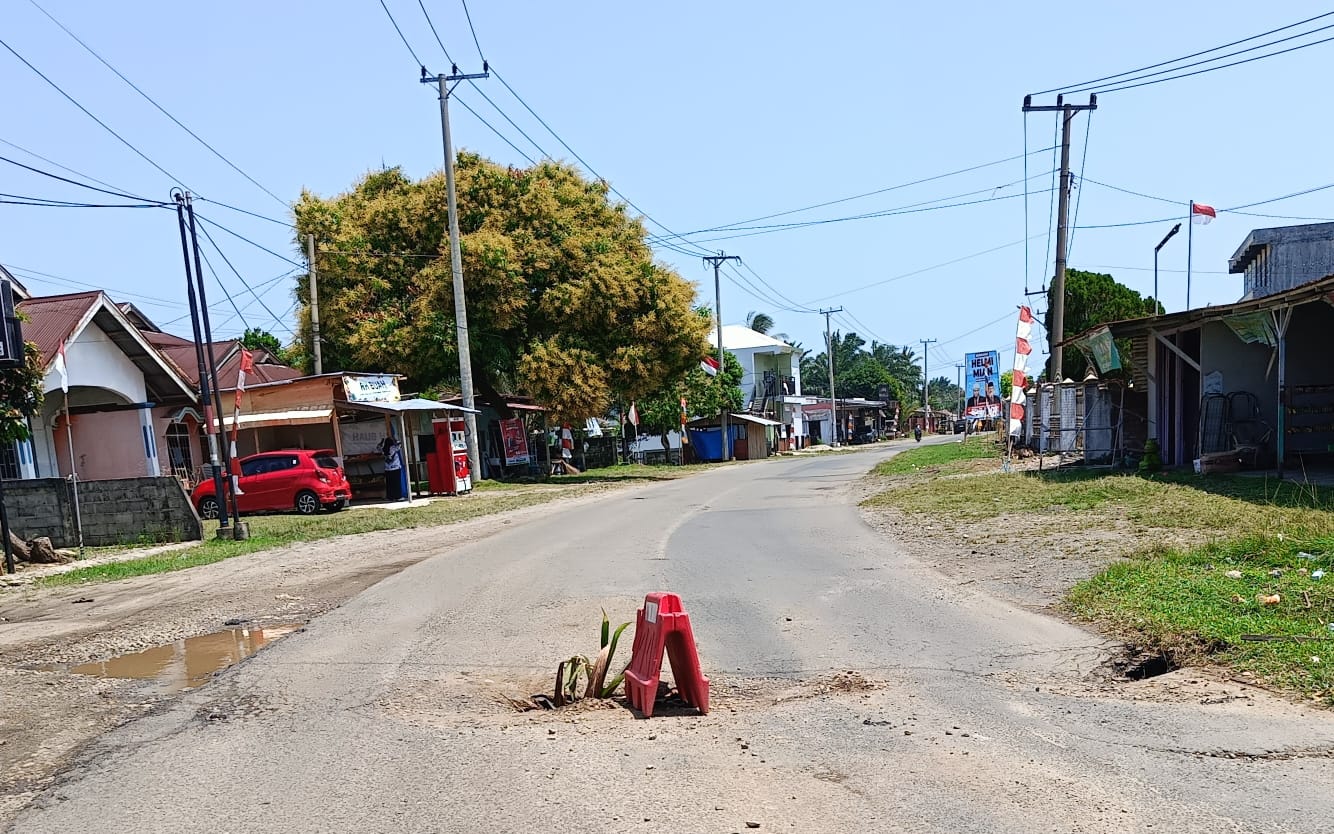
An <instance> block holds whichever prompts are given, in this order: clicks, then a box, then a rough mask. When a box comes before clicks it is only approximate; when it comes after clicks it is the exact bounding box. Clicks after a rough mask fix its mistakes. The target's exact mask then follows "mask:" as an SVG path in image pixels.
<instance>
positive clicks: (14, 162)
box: [0, 156, 167, 206]
mask: <svg viewBox="0 0 1334 834" xmlns="http://www.w3.org/2000/svg"><path fill="white" fill-rule="evenodd" d="M0 162H8V163H9V164H10V165H15V166H17V167H19V168H22V169H24V170H26V171H31V172H33V173H34V174H38V175H40V176H43V177H50V178H51V179H53V180H59V181H60V182H67V183H69V184H70V185H77V186H78V187H79V188H86V189H88V190H89V191H96V192H98V193H99V194H109V195H111V196H112V197H123V198H125V199H127V200H139V201H142V202H151V201H150V200H149V199H148V198H147V197H140V196H138V195H136V194H127V193H125V192H123V191H111V190H108V189H106V188H98V187H97V186H95V185H88V184H87V183H82V182H79V181H78V180H72V179H70V178H69V177H62V176H60V175H59V174H53V173H51V172H50V171H43V170H42V169H41V168H35V167H33V166H31V165H24V164H23V163H22V162H18V161H17V160H13V159H10V158H9V157H7V156H0ZM52 164H54V163H52ZM80 176H82V175H80ZM158 205H161V206H165V205H167V203H165V202H159V203H158Z"/></svg>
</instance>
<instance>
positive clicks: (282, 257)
mask: <svg viewBox="0 0 1334 834" xmlns="http://www.w3.org/2000/svg"><path fill="white" fill-rule="evenodd" d="M195 217H197V218H199V219H200V220H202V221H203V222H205V223H207V224H209V225H210V226H212V227H213V228H215V229H220V230H222V231H224V232H226V233H227V234H229V235H231V236H232V237H234V238H236V239H237V240H240V241H243V242H245V243H248V244H250V245H251V246H253V247H255V248H256V249H259V250H262V251H264V252H268V253H269V254H270V255H272V256H273V257H275V258H277V259H278V260H280V261H284V262H286V263H289V264H291V265H292V266H294V267H296V268H297V269H305V268H306V265H305V264H303V263H298V262H297V261H294V260H292V259H291V258H289V257H287V256H286V255H280V254H278V253H277V252H275V251H273V250H272V249H270V248H269V247H267V246H265V245H264V244H262V243H256V242H255V241H253V240H251V239H250V238H248V237H246V236H245V235H243V234H241V233H240V232H235V231H232V230H231V229H229V228H227V227H226V226H224V225H222V224H221V223H219V222H218V221H216V220H210V219H208V218H207V217H205V216H204V215H202V214H200V213H199V212H195ZM205 234H207V232H205Z"/></svg>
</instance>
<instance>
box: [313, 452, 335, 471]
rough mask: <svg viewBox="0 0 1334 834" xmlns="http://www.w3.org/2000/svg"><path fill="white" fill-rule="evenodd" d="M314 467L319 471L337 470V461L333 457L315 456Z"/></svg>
mask: <svg viewBox="0 0 1334 834" xmlns="http://www.w3.org/2000/svg"><path fill="white" fill-rule="evenodd" d="M315 465H316V466H318V467H320V468H321V469H337V468H338V459H337V458H335V457H334V456H333V455H316V456H315Z"/></svg>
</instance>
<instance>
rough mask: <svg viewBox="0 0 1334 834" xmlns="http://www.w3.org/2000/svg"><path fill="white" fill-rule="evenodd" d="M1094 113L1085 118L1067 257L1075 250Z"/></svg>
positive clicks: (1091, 112) (1090, 112) (1089, 112)
mask: <svg viewBox="0 0 1334 834" xmlns="http://www.w3.org/2000/svg"><path fill="white" fill-rule="evenodd" d="M1093 113H1094V111H1092V110H1090V111H1088V116H1087V117H1086V118H1085V119H1084V150H1083V152H1082V153H1081V154H1080V159H1079V176H1078V177H1076V181H1077V187H1078V189H1079V193H1077V194H1076V195H1075V213H1074V215H1073V216H1072V217H1071V218H1070V225H1071V226H1072V227H1073V228H1072V229H1071V230H1070V243H1069V245H1068V246H1067V247H1066V253H1065V254H1066V258H1067V259H1068V258H1069V257H1070V255H1071V254H1072V253H1073V252H1074V251H1075V229H1078V228H1079V204H1080V203H1082V202H1084V171H1085V170H1087V168H1088V161H1089V133H1090V132H1091V131H1092V130H1093Z"/></svg>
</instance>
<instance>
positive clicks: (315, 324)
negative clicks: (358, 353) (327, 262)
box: [306, 235, 324, 376]
mask: <svg viewBox="0 0 1334 834" xmlns="http://www.w3.org/2000/svg"><path fill="white" fill-rule="evenodd" d="M306 261H307V262H308V263H309V264H310V344H311V351H312V353H313V355H314V357H315V375H316V376H319V375H320V374H322V373H324V360H323V359H322V358H321V357H320V285H319V280H318V279H317V278H316V277H315V236H314V235H306Z"/></svg>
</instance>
